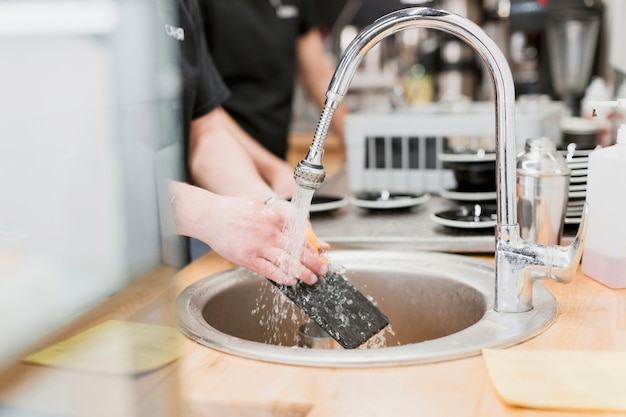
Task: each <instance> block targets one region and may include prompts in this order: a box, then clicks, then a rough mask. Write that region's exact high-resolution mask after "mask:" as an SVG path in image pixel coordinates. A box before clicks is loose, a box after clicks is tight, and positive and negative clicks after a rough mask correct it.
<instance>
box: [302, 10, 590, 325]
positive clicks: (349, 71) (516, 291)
mask: <svg viewBox="0 0 626 417" xmlns="http://www.w3.org/2000/svg"><path fill="white" fill-rule="evenodd" d="M416 27H421V28H433V29H439V30H442V31H444V32H447V33H450V34H452V35H456V36H457V37H459V38H460V39H462V40H464V41H465V42H466V43H467V44H469V45H470V46H471V47H472V48H473V49H474V50H475V51H476V53H477V54H478V55H479V56H480V57H481V58H482V60H483V61H484V63H485V65H486V67H487V69H488V71H489V73H490V74H491V79H492V81H493V83H494V87H495V114H496V167H497V169H496V187H497V206H498V217H497V225H496V231H495V232H496V233H495V234H496V247H495V271H496V277H495V278H496V279H495V286H496V288H495V300H494V308H495V310H496V311H498V312H504V313H515V312H525V311H529V310H531V309H532V287H533V285H534V281H535V280H537V279H545V278H550V279H552V280H555V281H558V282H569V281H571V279H572V278H573V276H574V274H575V272H576V269H577V268H578V265H579V262H580V258H581V255H582V247H583V240H584V236H585V231H586V226H587V214H586V212H587V210H586V207H585V209H584V210H583V212H584V213H583V216H582V218H581V224H580V227H579V230H578V233H577V236H576V238H575V240H574V242H573V243H572V244H571V245H570V246H568V247H563V246H546V245H541V244H537V243H533V242H525V241H524V240H522V239H521V237H520V228H519V225H518V223H517V199H516V187H515V182H516V147H515V143H516V141H515V87H514V84H513V76H512V74H511V69H510V67H509V65H508V62H507V60H506V58H505V56H504V55H503V54H502V52H501V51H500V49H499V48H498V46H497V45H496V43H495V42H494V41H493V40H492V39H491V38H489V36H487V34H486V33H485V32H484V31H483V30H482V29H481V28H480V27H479V26H477V25H476V24H475V23H473V22H472V21H470V20H468V19H466V18H464V17H461V16H458V15H455V14H453V13H449V12H447V11H443V10H436V9H431V8H421V7H415V8H406V9H401V10H398V11H395V12H392V13H390V14H388V15H385V16H383V17H381V18H379V19H378V20H376V21H374V22H373V23H372V24H371V25H369V26H368V27H366V28H365V29H364V30H363V31H362V32H361V33H360V34H359V35H358V36H357V37H356V38H355V39H354V40H353V41H352V43H350V45H348V47H347V48H346V50H345V51H344V53H343V55H342V57H341V59H340V61H339V63H338V65H337V69H336V70H335V73H334V75H333V78H332V80H331V81H330V85H329V88H328V92H327V93H326V102H325V104H324V109H323V110H322V113H321V115H320V119H319V121H318V124H317V127H316V130H315V134H314V137H313V143H312V144H311V146H310V147H309V151H308V153H307V155H306V158H305V159H303V160H302V161H300V163H299V164H298V165H297V167H296V169H295V173H294V177H295V179H296V182H297V183H298V185H299V186H300V187H303V188H307V189H313V190H315V189H317V188H319V186H320V185H321V183H322V182H323V181H324V176H325V171H324V167H323V165H322V158H323V156H324V142H325V140H326V136H327V134H328V131H329V129H330V122H331V120H332V117H333V114H334V112H335V110H336V109H337V107H338V106H339V104H340V103H341V101H342V100H343V98H344V97H345V95H346V93H347V90H348V87H349V85H350V83H351V81H352V78H353V76H354V74H355V72H356V69H357V67H358V65H359V63H360V61H361V58H362V57H363V56H364V55H365V54H366V53H367V52H368V51H369V50H370V49H371V48H372V47H373V46H374V45H376V44H377V43H378V42H379V41H380V40H382V39H383V38H385V37H387V36H389V35H392V34H395V33H397V32H400V31H402V30H404V29H409V28H416Z"/></svg>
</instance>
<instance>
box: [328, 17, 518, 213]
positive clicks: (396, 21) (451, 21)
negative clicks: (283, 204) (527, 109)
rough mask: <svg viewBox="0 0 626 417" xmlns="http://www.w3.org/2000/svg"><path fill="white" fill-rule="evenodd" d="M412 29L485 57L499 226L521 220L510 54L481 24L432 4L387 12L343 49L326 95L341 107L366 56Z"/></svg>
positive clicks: (334, 104) (333, 104)
mask: <svg viewBox="0 0 626 417" xmlns="http://www.w3.org/2000/svg"><path fill="white" fill-rule="evenodd" d="M410 28H432V29H439V30H442V31H444V32H447V33H450V34H452V35H455V36H457V37H458V38H460V39H462V40H464V41H465V42H466V43H467V44H468V45H469V46H471V47H472V48H473V49H474V50H475V51H476V53H477V54H478V55H479V56H480V57H481V58H482V60H483V62H484V63H485V66H486V68H487V69H488V71H489V74H490V75H491V79H492V81H493V84H494V89H495V114H496V165H497V167H498V168H499V169H497V170H496V176H497V177H496V181H497V182H498V184H499V187H498V196H497V199H498V208H499V209H498V224H504V225H514V224H517V207H516V204H515V201H516V200H515V169H509V167H515V158H516V148H515V86H514V84H513V75H512V74H511V69H510V67H509V65H508V62H507V60H506V57H505V56H504V54H503V53H502V52H501V51H500V49H499V48H498V46H497V45H496V43H495V42H494V41H493V40H492V39H491V38H490V37H489V36H487V34H486V33H485V32H484V31H483V30H482V29H481V28H480V27H479V26H478V25H476V24H474V23H473V22H471V21H469V20H468V19H466V18H463V17H461V16H458V15H455V14H452V13H449V12H446V11H442V10H435V9H430V8H407V9H402V10H399V11H397V12H394V13H391V14H389V15H386V16H383V17H381V18H380V19H378V20H376V21H375V22H374V23H373V24H371V25H370V26H369V27H367V28H366V29H365V30H363V31H362V32H361V33H360V34H359V35H358V36H357V37H356V38H355V39H354V40H353V41H352V42H351V43H350V45H348V47H347V48H346V50H345V51H344V53H343V55H342V57H341V60H340V62H339V64H338V66H337V70H336V71H335V74H334V75H333V78H332V80H331V82H330V85H329V88H328V92H327V94H326V97H327V103H329V104H330V105H331V106H333V107H336V106H337V105H338V104H339V103H340V102H341V101H342V100H343V98H344V97H345V95H346V93H347V91H348V87H349V86H350V83H351V81H352V78H353V76H354V74H355V73H356V70H357V68H358V66H359V63H360V61H361V59H362V57H363V56H364V55H365V54H366V53H367V52H368V51H369V50H370V49H371V48H372V47H373V46H375V45H376V44H377V43H378V42H380V41H381V40H382V39H384V38H386V37H388V36H390V35H393V34H395V33H397V32H400V31H402V30H405V29H410Z"/></svg>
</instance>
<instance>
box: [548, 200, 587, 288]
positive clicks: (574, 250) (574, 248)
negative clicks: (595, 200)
mask: <svg viewBox="0 0 626 417" xmlns="http://www.w3.org/2000/svg"><path fill="white" fill-rule="evenodd" d="M587 216H588V207H587V202H585V204H584V205H583V213H582V216H581V218H580V225H579V226H578V231H577V232H576V237H575V238H574V241H573V242H572V243H570V244H569V245H568V246H559V245H557V246H553V248H554V250H555V253H554V255H553V261H552V263H551V264H552V268H551V269H550V277H551V278H552V279H553V280H554V281H557V282H563V283H568V282H570V281H571V280H572V279H573V278H574V276H575V275H576V271H577V269H578V266H579V265H580V259H581V258H582V255H583V247H584V243H585V236H586V235H587V221H588V218H587Z"/></svg>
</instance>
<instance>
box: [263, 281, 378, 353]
mask: <svg viewBox="0 0 626 417" xmlns="http://www.w3.org/2000/svg"><path fill="white" fill-rule="evenodd" d="M272 282H273V281H272ZM273 284H274V285H275V286H276V287H278V289H279V290H280V291H281V292H282V293H283V294H285V295H286V296H287V297H288V298H289V299H290V300H291V301H293V302H294V303H295V304H296V305H297V306H298V307H299V308H300V309H301V310H302V311H303V312H304V313H306V314H307V315H308V316H309V317H311V319H312V320H313V321H315V323H317V324H318V325H319V326H320V327H321V328H322V329H324V331H325V332H326V333H328V334H329V335H330V336H331V337H332V338H333V339H335V340H336V341H337V342H338V343H339V344H340V345H341V346H343V347H344V348H346V349H354V348H357V347H359V346H361V345H362V344H363V343H365V342H367V341H368V340H369V339H370V338H371V337H372V336H374V335H375V334H376V333H378V332H379V331H381V330H382V329H384V328H385V327H386V326H387V325H388V324H389V319H388V318H387V316H385V315H384V314H383V313H382V312H381V311H380V310H379V309H378V307H376V306H375V305H374V304H373V303H372V302H371V301H370V300H368V299H367V297H365V295H363V293H361V292H360V291H359V290H357V289H356V288H355V287H354V286H353V285H352V284H351V283H350V282H349V281H348V280H347V279H346V278H345V277H344V276H343V275H342V274H340V273H338V272H334V271H332V272H328V274H326V276H325V277H324V278H321V279H319V280H318V281H317V282H316V283H315V284H314V285H307V284H303V283H301V282H298V283H297V284H296V285H295V286H288V285H282V284H277V283H275V282H273Z"/></svg>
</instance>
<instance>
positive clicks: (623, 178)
mask: <svg viewBox="0 0 626 417" xmlns="http://www.w3.org/2000/svg"><path fill="white" fill-rule="evenodd" d="M593 105H594V106H598V107H607V106H608V107H616V108H618V109H620V108H621V109H626V99H618V100H616V101H609V102H598V103H594V104H593ZM586 200H587V205H588V210H589V212H588V224H587V236H586V238H585V243H584V250H583V258H582V270H583V272H584V273H585V275H587V276H589V277H591V278H593V279H595V280H596V281H598V282H600V283H602V284H604V285H606V286H607V287H610V288H626V124H624V123H623V124H622V125H621V126H620V128H619V129H618V131H617V142H616V144H615V145H613V146H608V147H606V148H600V149H596V150H594V151H593V152H591V154H590V155H589V166H588V174H587V197H586Z"/></svg>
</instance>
